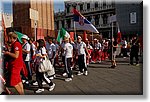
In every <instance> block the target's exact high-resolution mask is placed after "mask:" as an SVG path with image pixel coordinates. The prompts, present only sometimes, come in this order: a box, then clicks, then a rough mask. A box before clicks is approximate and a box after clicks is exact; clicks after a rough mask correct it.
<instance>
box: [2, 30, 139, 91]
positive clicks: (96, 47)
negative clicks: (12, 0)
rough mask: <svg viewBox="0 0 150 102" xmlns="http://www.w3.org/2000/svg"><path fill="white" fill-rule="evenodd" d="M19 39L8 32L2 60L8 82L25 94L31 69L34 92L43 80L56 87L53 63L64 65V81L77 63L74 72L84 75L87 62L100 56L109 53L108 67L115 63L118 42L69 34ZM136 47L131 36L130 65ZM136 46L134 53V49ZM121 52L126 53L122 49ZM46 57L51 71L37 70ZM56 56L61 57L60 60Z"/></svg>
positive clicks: (135, 55)
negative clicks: (45, 37)
mask: <svg viewBox="0 0 150 102" xmlns="http://www.w3.org/2000/svg"><path fill="white" fill-rule="evenodd" d="M22 42H23V44H21V43H20V42H19V41H18V40H17V34H16V33H15V32H9V34H8V44H7V45H6V46H7V47H6V48H7V50H5V51H3V53H4V56H5V57H6V58H7V61H5V62H6V63H5V64H6V65H7V66H6V67H7V70H8V71H9V73H10V74H9V75H10V76H9V77H10V80H9V81H10V85H11V86H14V87H15V89H16V90H17V91H18V93H19V94H24V89H23V83H25V84H31V82H32V81H33V79H32V77H33V73H35V74H36V81H35V82H34V83H32V85H38V89H37V90H36V91H35V93H41V92H43V91H44V88H43V84H44V83H46V84H48V85H49V91H52V90H53V89H54V88H55V83H53V81H52V79H53V78H54V77H55V68H56V64H58V65H59V66H62V65H64V71H63V73H62V76H67V77H66V79H65V81H66V82H69V81H72V80H73V73H72V71H73V70H72V69H74V68H76V65H78V67H79V71H78V73H77V75H85V76H87V75H88V69H87V66H88V65H89V64H90V63H96V62H98V63H101V61H102V59H104V60H105V59H106V58H108V57H109V58H110V60H111V63H112V66H111V68H115V67H116V61H115V57H116V48H117V47H118V43H117V41H116V40H115V39H112V40H103V41H102V42H101V43H100V42H99V41H98V39H94V42H93V43H90V41H88V39H86V41H85V42H83V41H82V37H81V36H78V37H77V42H73V41H71V40H70V39H69V38H68V37H64V39H63V41H62V42H61V43H58V42H57V41H56V40H53V39H52V38H48V39H46V40H44V39H39V40H37V41H36V42H34V41H33V39H31V38H30V39H29V37H28V36H27V35H24V36H22ZM125 44H126V43H125ZM125 44H123V45H125ZM137 47H139V45H138V41H137V38H134V39H133V42H132V47H131V53H130V64H131V65H133V57H135V58H136V64H138V63H139V59H138V57H137V53H138V50H136V49H138V48H137ZM123 48H124V47H123ZM125 48H126V47H125ZM135 50H136V52H137V53H135ZM124 52H126V51H124ZM124 55H125V56H126V54H125V53H124ZM45 57H48V59H49V60H50V62H51V63H52V65H53V67H54V70H53V71H52V72H50V71H48V72H43V73H42V72H39V70H38V68H39V64H40V62H41V61H43V60H44V59H45ZM59 58H62V63H61V62H60V61H59ZM25 70H26V71H27V74H26V73H25V72H26V71H25Z"/></svg>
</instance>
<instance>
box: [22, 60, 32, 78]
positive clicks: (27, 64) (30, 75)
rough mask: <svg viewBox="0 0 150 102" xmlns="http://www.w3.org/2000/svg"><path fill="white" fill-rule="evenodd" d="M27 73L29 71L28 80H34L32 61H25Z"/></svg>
mask: <svg viewBox="0 0 150 102" xmlns="http://www.w3.org/2000/svg"><path fill="white" fill-rule="evenodd" d="M24 63H25V65H26V68H27V71H28V80H32V71H31V68H30V61H24Z"/></svg>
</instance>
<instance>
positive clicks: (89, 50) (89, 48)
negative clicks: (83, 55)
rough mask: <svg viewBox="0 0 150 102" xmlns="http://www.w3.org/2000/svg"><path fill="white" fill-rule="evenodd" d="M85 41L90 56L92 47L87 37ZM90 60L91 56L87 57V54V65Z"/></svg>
mask: <svg viewBox="0 0 150 102" xmlns="http://www.w3.org/2000/svg"><path fill="white" fill-rule="evenodd" d="M85 43H86V46H87V50H88V53H89V54H90V56H91V53H92V51H93V47H92V46H91V45H90V42H89V40H88V39H86V42H85ZM90 62H91V57H90V58H89V57H88V56H87V65H89V64H90Z"/></svg>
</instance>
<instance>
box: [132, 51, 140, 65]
mask: <svg viewBox="0 0 150 102" xmlns="http://www.w3.org/2000/svg"><path fill="white" fill-rule="evenodd" d="M134 57H135V60H136V64H138V63H139V58H138V51H132V50H131V52H130V64H133V58H134Z"/></svg>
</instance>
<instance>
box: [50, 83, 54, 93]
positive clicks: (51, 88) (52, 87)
mask: <svg viewBox="0 0 150 102" xmlns="http://www.w3.org/2000/svg"><path fill="white" fill-rule="evenodd" d="M54 88H55V84H54V83H53V85H52V86H50V88H49V91H52V90H54Z"/></svg>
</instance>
